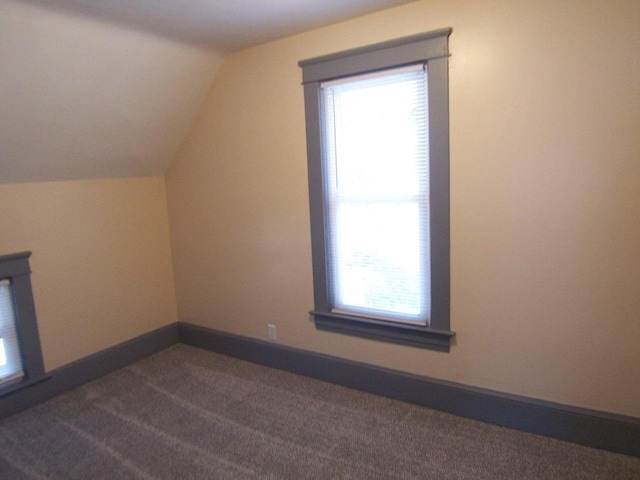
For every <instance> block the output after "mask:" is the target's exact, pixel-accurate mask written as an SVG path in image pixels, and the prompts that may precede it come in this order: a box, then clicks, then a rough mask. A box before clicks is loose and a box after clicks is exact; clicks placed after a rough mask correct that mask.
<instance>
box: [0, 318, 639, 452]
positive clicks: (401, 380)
mask: <svg viewBox="0 0 640 480" xmlns="http://www.w3.org/2000/svg"><path fill="white" fill-rule="evenodd" d="M178 342H182V343H184V344H187V345H192V346H195V347H200V348H204V349H207V350H211V351H214V352H219V353H223V354H226V355H229V356H232V357H236V358H240V359H242V360H247V361H250V362H254V363H259V364H262V365H266V366H269V367H273V368H279V369H281V370H287V371H290V372H293V373H296V374H300V375H305V376H308V377H312V378H316V379H318V380H323V381H327V382H331V383H336V384H338V385H343V386H346V387H350V388H355V389H357V390H361V391H365V392H369V393H374V394H377V395H382V396H385V397H388V398H394V399H396V400H401V401H405V402H409V403H413V404H416V405H420V406H423V407H427V408H433V409H436V410H441V411H444V412H448V413H452V414H454V415H459V416H461V417H466V418H471V419H474V420H480V421H483V422H487V423H493V424H495V425H501V426H504V427H509V428H514V429H516V430H522V431H525V432H530V433H536V434H540V435H545V436H548V437H553V438H557V439H560V440H565V441H568V442H573V443H578V444H581V445H586V446H590V447H595V448H600V449H603V450H609V451H612V452H616V453H622V454H625V455H632V456H635V457H640V419H638V418H633V417H625V416H622V415H614V414H607V413H603V412H598V411H593V410H587V409H581V408H575V407H568V406H564V405H560V404H556V403H552V402H544V401H540V400H534V399H530V398H526V397H520V396H516V395H507V394H503V393H499V392H494V391H491V390H485V389H481V388H473V387H468V386H465V385H460V384H456V383H452V382H445V381H441V380H434V379H430V378H426V377H420V376H417V375H410V374H407V373H403V372H397V371H393V370H388V369H384V368H380V367H374V366H371V365H366V364H363V363H357V362H352V361H349V360H343V359H339V358H335V357H330V356H327V355H322V354H318V353H313V352H308V351H305V350H299V349H295V348H291V347H285V346H282V345H277V344H274V343H270V342H263V341H260V340H255V339H251V338H246V337H241V336H237V335H232V334H228V333H224V332H219V331H216V330H211V329H207V328H203V327H198V326H195V325H190V324H186V323H177V324H172V325H168V326H166V327H163V328H160V329H158V330H154V331H153V332H150V333H147V334H144V335H141V336H139V337H136V338H134V339H132V340H129V341H127V342H124V343H122V344H120V345H116V346H114V347H112V348H109V349H107V350H103V351H102V352H98V353H96V354H94V355H91V356H89V357H86V358H84V359H81V360H78V361H76V362H74V363H71V364H69V365H65V366H64V367H61V368H58V369H56V370H53V371H52V372H49V378H48V379H45V380H43V381H41V382H39V383H36V384H35V385H31V386H30V387H28V388H25V389H22V390H18V391H14V392H11V393H8V394H6V395H4V396H2V397H0V419H2V418H5V417H8V416H10V415H13V414H15V413H18V412H20V411H22V410H26V409H27V408H30V407H32V406H34V405H36V404H38V403H40V402H43V401H45V400H48V399H50V398H53V397H55V396H56V395H59V394H61V393H64V392H66V391H68V390H71V389H73V388H76V387H79V386H81V385H83V384H84V383H87V382H89V381H91V380H95V379H96V378H99V377H101V376H103V375H106V374H108V373H111V372H113V371H115V370H117V369H119V368H122V367H125V366H127V365H129V364H131V363H133V362H136V361H138V360H141V359H143V358H145V357H147V356H149V355H152V354H153V353H156V352H159V351H161V350H163V349H165V348H168V347H170V346H171V345H174V344H176V343H178Z"/></svg>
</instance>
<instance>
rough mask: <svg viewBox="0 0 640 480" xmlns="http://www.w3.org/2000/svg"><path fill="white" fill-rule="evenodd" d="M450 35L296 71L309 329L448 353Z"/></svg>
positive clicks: (306, 64)
mask: <svg viewBox="0 0 640 480" xmlns="http://www.w3.org/2000/svg"><path fill="white" fill-rule="evenodd" d="M450 34H451V30H450V29H446V30H439V31H436V32H431V33H427V34H422V35H417V36H412V37H408V38H404V39H400V40H395V41H391V42H385V43H382V44H378V45H373V46H370V47H364V48H360V49H355V50H350V51H346V52H342V53H338V54H334V55H329V56H324V57H319V58H315V59H310V60H305V61H302V62H300V66H301V67H302V73H303V84H304V95H305V111H306V127H307V154H308V169H309V199H310V212H311V236H312V251H313V277H314V302H315V305H314V309H313V311H312V312H311V314H312V316H313V319H314V321H315V324H316V328H318V329H322V330H329V331H333V332H338V333H345V334H351V335H358V336H362V337H367V338H373V339H377V340H383V341H390V342H394V343H400V344H407V345H414V346H420V347H424V348H432V349H437V350H444V351H448V350H449V345H450V340H451V338H452V337H453V335H454V334H453V332H451V331H450V330H449V299H450V294H449V138H448V137H449V134H448V128H449V126H448V123H449V119H448V116H449V115H448V55H449V54H448V37H449V35H450Z"/></svg>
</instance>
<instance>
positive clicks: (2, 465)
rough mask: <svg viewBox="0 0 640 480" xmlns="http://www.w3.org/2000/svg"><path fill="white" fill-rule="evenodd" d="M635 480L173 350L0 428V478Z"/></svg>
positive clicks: (609, 465)
mask: <svg viewBox="0 0 640 480" xmlns="http://www.w3.org/2000/svg"><path fill="white" fill-rule="evenodd" d="M44 478H46V479H50V478H55V479H65V480H67V479H92V480H93V479H101V478H104V479H110V480H114V479H135V478H143V479H249V478H251V479H255V478H261V479H263V478H264V479H383V478H385V479H386V478H398V479H400V478H401V479H409V478H416V479H418V478H419V479H453V478H456V479H636V480H637V479H640V459H639V458H633V457H626V456H623V455H618V454H614V453H609V452H605V451H600V450H595V449H591V448H587V447H582V446H578V445H573V444H570V443H565V442H561V441H557V440H553V439H549V438H545V437H540V436H536V435H531V434H527V433H522V432H517V431H513V430H509V429H505V428H501V427H496V426H492V425H487V424H483V423H480V422H476V421H472V420H466V419H462V418H458V417H455V416H452V415H448V414H444V413H440V412H436V411H432V410H427V409H424V408H420V407H416V406H413V405H409V404H405V403H401V402H397V401H393V400H388V399H385V398H381V397H377V396H374V395H369V394H365V393H361V392H357V391H354V390H350V389H347V388H343V387H339V386H335V385H331V384H327V383H323V382H319V381H316V380H312V379H308V378H305V377H299V376H296V375H293V374H290V373H287V372H282V371H278V370H273V369H269V368H266V367H262V366H258V365H254V364H250V363H246V362H242V361H239V360H236V359H233V358H230V357H226V356H223V355H218V354H215V353H211V352H207V351H204V350H199V349H196V348H193V347H188V346H185V345H176V346H174V347H172V348H169V349H167V350H165V351H163V352H160V353H159V354H156V355H154V356H152V357H150V358H148V359H146V360H143V361H141V362H138V363H136V364H134V365H131V366H129V367H127V368H125V369H123V370H120V371H118V372H115V373H113V374H111V375H108V376H106V377H103V378H102V379H99V380H97V381H94V382H92V383H89V384H87V385H85V386H83V387H81V388H79V389H77V390H74V391H72V392H69V393H67V394H64V395H61V396H59V397H57V398H55V399H53V400H51V401H49V402H46V403H44V404H42V405H40V406H38V407H35V408H33V409H31V410H28V411H26V412H23V413H21V414H18V415H15V416H13V417H11V418H8V419H6V420H4V421H1V422H0V479H2V480H13V479H16V480H18V479H44Z"/></svg>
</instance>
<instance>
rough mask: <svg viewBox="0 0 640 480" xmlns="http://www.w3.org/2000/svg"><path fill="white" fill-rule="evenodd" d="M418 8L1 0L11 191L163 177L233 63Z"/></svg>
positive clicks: (201, 0) (2, 163) (5, 168)
mask: <svg viewBox="0 0 640 480" xmlns="http://www.w3.org/2000/svg"><path fill="white" fill-rule="evenodd" d="M410 1H413V0H322V1H318V0H208V1H207V0H155V1H153V2H151V1H149V0H101V1H100V2H96V1H92V0H47V1H45V0H0V65H1V66H2V67H1V68H0V105H2V114H1V115H0V184H1V183H17V182H31V181H52V180H70V179H84V178H106V177H128V176H147V175H162V174H163V173H164V172H165V170H166V168H167V167H168V165H169V163H170V162H171V160H172V158H173V156H174V154H175V152H176V151H177V149H178V147H179V145H180V142H181V141H182V139H183V138H184V136H185V134H186V132H187V130H188V128H189V125H190V124H191V122H192V121H193V118H194V117H195V115H196V113H197V111H198V108H199V106H200V105H201V103H202V101H203V99H204V97H205V95H206V93H207V91H208V89H209V88H210V86H211V84H212V82H213V80H214V78H215V75H216V73H217V71H218V68H219V67H220V65H221V64H222V62H223V60H224V55H225V54H227V53H229V52H232V51H235V50H238V49H242V48H245V47H248V46H251V45H256V44H259V43H262V42H266V41H269V40H272V39H276V38H279V37H283V36H286V35H290V34H292V33H296V32H299V31H303V30H306V29H310V28H314V27H318V26H321V25H325V24H329V23H333V22H336V21H341V20H345V19H348V18H352V17H355V16H358V15H362V14H365V13H369V12H373V11H376V10H380V9H383V8H388V7H392V6H395V5H399V4H402V3H409V2H410Z"/></svg>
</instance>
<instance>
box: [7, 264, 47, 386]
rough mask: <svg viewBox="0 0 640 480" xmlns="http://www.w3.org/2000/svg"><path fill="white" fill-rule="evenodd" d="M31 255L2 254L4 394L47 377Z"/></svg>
mask: <svg viewBox="0 0 640 480" xmlns="http://www.w3.org/2000/svg"><path fill="white" fill-rule="evenodd" d="M30 256H31V253H29V252H26V253H18V254H13V255H3V256H0V394H3V393H7V392H9V391H12V390H15V389H17V388H21V387H23V386H26V385H30V384H32V383H34V382H37V381H40V380H42V379H43V378H44V365H43V361H42V353H41V350H40V339H39V337H38V326H37V323H36V317H35V308H34V304H33V294H32V290H31V280H30V273H31V270H30V268H29V257H30Z"/></svg>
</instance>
